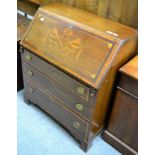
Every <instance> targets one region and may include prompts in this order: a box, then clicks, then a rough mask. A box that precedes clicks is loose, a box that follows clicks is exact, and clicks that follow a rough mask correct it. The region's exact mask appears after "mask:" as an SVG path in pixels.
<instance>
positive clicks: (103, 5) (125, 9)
mask: <svg viewBox="0 0 155 155" xmlns="http://www.w3.org/2000/svg"><path fill="white" fill-rule="evenodd" d="M53 2H61V3H64V4H67V5H70V6H74V7H76V8H80V9H82V10H86V11H89V12H91V13H94V14H97V15H100V16H103V17H106V18H108V19H112V20H114V21H117V22H120V23H122V24H125V25H128V26H131V27H134V28H138V0H40V5H41V6H42V5H47V4H49V3H53Z"/></svg>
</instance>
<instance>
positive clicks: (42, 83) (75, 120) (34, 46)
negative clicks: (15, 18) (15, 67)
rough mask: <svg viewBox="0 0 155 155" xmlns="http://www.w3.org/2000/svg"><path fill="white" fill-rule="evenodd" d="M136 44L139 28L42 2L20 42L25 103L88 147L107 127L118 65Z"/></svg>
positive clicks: (126, 57)
mask: <svg viewBox="0 0 155 155" xmlns="http://www.w3.org/2000/svg"><path fill="white" fill-rule="evenodd" d="M136 48H137V31H136V30H135V29H132V28H130V27H127V26H124V25H121V24H118V23H115V22H112V21H111V20H107V19H104V18H102V17H100V16H97V15H94V14H91V13H88V12H85V11H82V10H79V9H76V8H73V7H69V6H66V5H63V4H59V3H54V4H50V5H47V6H44V7H40V8H39V9H38V11H37V13H36V14H35V17H34V19H33V21H32V22H31V24H30V26H29V28H28V29H27V32H26V33H25V36H24V38H23V39H22V41H21V53H22V67H23V77H24V89H25V91H24V96H25V102H27V103H29V101H30V102H31V103H34V104H36V105H37V106H39V107H41V108H42V109H43V110H44V111H46V112H47V113H48V114H49V115H50V116H51V117H52V118H54V119H55V120H56V121H58V122H59V123H60V124H62V125H63V126H64V127H65V128H66V129H67V130H68V131H69V132H70V133H71V134H72V135H73V136H74V137H75V138H76V139H77V140H79V141H80V144H81V148H82V149H83V150H84V151H87V150H88V148H89V147H90V146H91V144H92V141H93V139H94V138H95V137H96V135H97V134H98V133H100V131H101V130H102V129H103V127H104V119H105V115H106V112H107V108H108V104H109V98H110V95H111V90H112V87H113V82H114V79H115V74H116V72H117V69H118V68H119V67H120V66H121V65H122V64H123V63H125V62H126V61H127V60H128V59H130V57H132V56H133V55H135V54H136Z"/></svg>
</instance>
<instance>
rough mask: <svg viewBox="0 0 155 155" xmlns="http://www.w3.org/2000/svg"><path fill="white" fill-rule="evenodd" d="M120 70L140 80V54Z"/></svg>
mask: <svg viewBox="0 0 155 155" xmlns="http://www.w3.org/2000/svg"><path fill="white" fill-rule="evenodd" d="M120 72H122V73H124V74H126V75H128V76H130V77H132V78H134V79H136V80H138V55H137V56H135V57H134V58H133V59H131V60H130V61H129V62H128V63H127V64H125V65H124V66H123V67H121V68H120Z"/></svg>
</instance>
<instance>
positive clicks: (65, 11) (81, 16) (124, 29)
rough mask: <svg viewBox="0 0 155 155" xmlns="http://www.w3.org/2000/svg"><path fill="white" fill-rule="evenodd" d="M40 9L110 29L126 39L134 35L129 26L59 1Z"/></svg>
mask: <svg viewBox="0 0 155 155" xmlns="http://www.w3.org/2000/svg"><path fill="white" fill-rule="evenodd" d="M41 9H43V10H46V11H47V12H50V13H51V12H52V13H53V14H56V15H60V16H63V17H65V18H68V19H70V20H73V21H74V22H75V21H76V22H78V23H82V24H84V25H88V26H90V27H92V28H94V29H96V30H99V31H101V32H105V33H107V31H108V32H109V31H110V32H113V33H116V34H118V38H121V39H127V38H128V37H131V36H132V37H133V36H134V35H135V31H136V30H135V29H133V28H131V27H128V26H125V25H122V24H120V23H117V22H114V21H112V20H109V19H106V18H103V17H101V16H98V15H95V14H93V13H90V12H86V11H84V10H80V9H77V8H73V7H71V6H67V5H64V4H61V3H54V4H49V5H46V6H43V7H41Z"/></svg>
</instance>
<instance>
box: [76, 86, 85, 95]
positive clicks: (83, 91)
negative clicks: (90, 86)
mask: <svg viewBox="0 0 155 155" xmlns="http://www.w3.org/2000/svg"><path fill="white" fill-rule="evenodd" d="M76 91H77V92H78V94H80V95H84V94H85V93H86V92H85V89H84V88H83V87H77V89H76Z"/></svg>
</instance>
